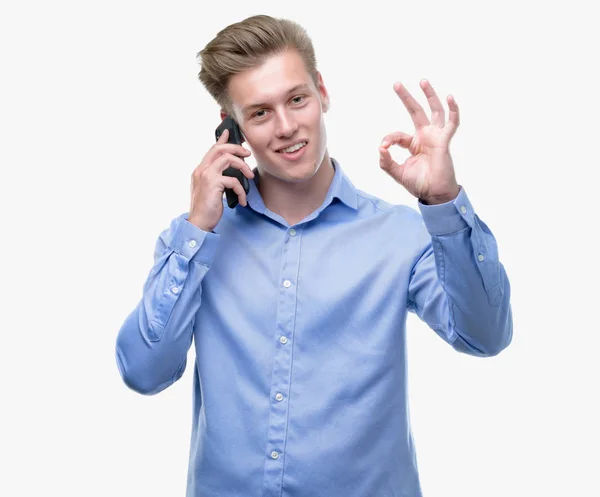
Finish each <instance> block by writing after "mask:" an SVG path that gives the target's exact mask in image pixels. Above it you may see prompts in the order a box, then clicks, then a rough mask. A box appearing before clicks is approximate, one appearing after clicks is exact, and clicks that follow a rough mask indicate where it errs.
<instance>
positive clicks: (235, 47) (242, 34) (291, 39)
mask: <svg viewBox="0 0 600 497" xmlns="http://www.w3.org/2000/svg"><path fill="white" fill-rule="evenodd" d="M290 49H291V50H296V51H297V52H298V54H299V55H300V57H301V58H302V60H303V61H304V65H305V67H306V71H307V72H308V74H309V75H310V76H311V78H312V80H313V82H314V84H315V86H316V87H318V78H317V61H316V57H315V50H314V47H313V43H312V41H311V39H310V37H309V36H308V33H307V32H306V30H305V29H304V28H303V27H302V26H300V25H299V24H297V23H296V22H294V21H290V20H288V19H277V18H273V17H271V16H268V15H256V16H252V17H248V18H247V19H244V20H243V21H240V22H237V23H235V24H231V25H229V26H227V27H226V28H224V29H222V30H221V31H219V32H218V33H217V35H216V36H215V38H214V39H213V40H212V41H210V42H209V43H208V44H207V45H206V47H204V49H202V50H201V51H200V52H198V59H199V62H200V65H201V70H200V72H199V73H198V78H199V79H200V81H201V82H202V84H203V85H204V87H205V88H206V90H207V91H208V93H210V95H211V96H212V97H213V98H214V99H215V100H216V101H217V103H218V104H219V105H220V106H221V108H222V109H223V110H224V111H225V112H226V113H227V114H228V115H231V116H232V117H234V118H235V114H234V112H233V104H232V101H231V99H230V97H229V95H228V93H227V87H228V84H229V80H230V78H231V76H233V75H235V74H238V73H240V72H242V71H245V70H248V69H253V68H255V67H258V66H260V65H261V64H263V63H264V62H266V60H267V59H268V58H269V57H271V56H273V55H277V54H279V53H282V52H285V51H286V50H290Z"/></svg>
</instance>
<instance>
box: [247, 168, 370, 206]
mask: <svg viewBox="0 0 600 497" xmlns="http://www.w3.org/2000/svg"><path fill="white" fill-rule="evenodd" d="M331 163H332V165H333V169H334V175H333V179H332V180H331V184H330V185H329V189H328V190H327V195H325V200H324V202H323V204H322V206H321V207H320V209H319V211H321V210H323V209H324V208H326V207H327V206H328V205H329V204H330V203H331V202H332V201H333V199H334V198H337V199H339V200H340V201H341V202H343V203H344V204H345V205H347V206H348V207H350V208H351V209H354V210H357V209H358V191H357V190H356V188H355V186H354V185H353V184H352V182H351V181H350V179H349V178H348V176H346V174H345V173H344V171H343V170H342V166H341V164H340V163H339V161H338V160H337V159H334V158H333V157H331ZM253 171H254V174H255V177H254V179H253V180H251V181H250V190H249V192H248V195H247V196H246V198H247V200H248V205H249V206H250V207H252V209H254V210H255V211H257V212H259V213H261V214H265V213H266V210H267V208H266V206H265V204H264V202H263V199H262V197H261V195H260V192H259V191H258V183H259V181H260V176H259V174H258V168H254V170H253Z"/></svg>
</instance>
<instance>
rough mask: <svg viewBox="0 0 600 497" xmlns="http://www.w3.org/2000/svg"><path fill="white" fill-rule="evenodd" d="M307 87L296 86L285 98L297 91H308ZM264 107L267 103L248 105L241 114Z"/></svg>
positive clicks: (302, 85)
mask: <svg viewBox="0 0 600 497" xmlns="http://www.w3.org/2000/svg"><path fill="white" fill-rule="evenodd" d="M309 89H310V88H309V86H308V85H307V84H306V83H302V84H300V85H296V86H294V87H293V88H290V89H289V90H288V91H287V92H286V96H287V95H289V94H290V93H294V92H297V91H298V90H307V91H308V90H309ZM265 105H269V104H268V103H267V102H262V103H258V104H250V105H246V106H245V107H244V108H242V114H246V112H249V111H251V110H253V109H258V108H260V107H264V106H265Z"/></svg>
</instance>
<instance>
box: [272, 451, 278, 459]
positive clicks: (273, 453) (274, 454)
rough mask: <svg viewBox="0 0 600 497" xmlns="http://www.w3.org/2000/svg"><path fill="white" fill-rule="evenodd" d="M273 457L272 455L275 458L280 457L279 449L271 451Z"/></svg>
mask: <svg viewBox="0 0 600 497" xmlns="http://www.w3.org/2000/svg"><path fill="white" fill-rule="evenodd" d="M271 457H272V458H273V459H277V458H278V457H279V454H278V453H277V451H276V450H274V451H273V452H271Z"/></svg>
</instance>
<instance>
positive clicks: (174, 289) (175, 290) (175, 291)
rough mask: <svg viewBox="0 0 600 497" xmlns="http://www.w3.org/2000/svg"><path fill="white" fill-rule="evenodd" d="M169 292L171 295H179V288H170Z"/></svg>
mask: <svg viewBox="0 0 600 497" xmlns="http://www.w3.org/2000/svg"><path fill="white" fill-rule="evenodd" d="M171 291H172V292H173V293H179V288H177V287H176V286H174V287H173V288H171Z"/></svg>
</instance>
